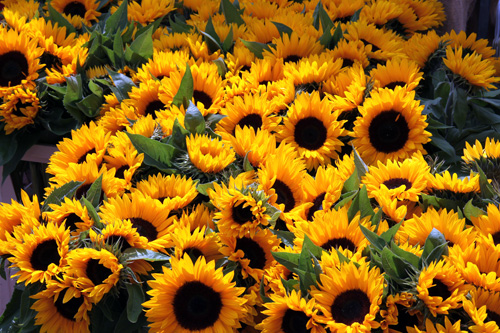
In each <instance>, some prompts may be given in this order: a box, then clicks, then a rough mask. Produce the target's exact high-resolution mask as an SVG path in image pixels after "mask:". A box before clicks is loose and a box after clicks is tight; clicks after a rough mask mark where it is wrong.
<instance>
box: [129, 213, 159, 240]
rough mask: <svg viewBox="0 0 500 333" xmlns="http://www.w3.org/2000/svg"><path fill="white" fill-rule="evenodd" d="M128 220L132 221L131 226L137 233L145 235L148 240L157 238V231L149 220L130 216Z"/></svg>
mask: <svg viewBox="0 0 500 333" xmlns="http://www.w3.org/2000/svg"><path fill="white" fill-rule="evenodd" d="M130 222H132V225H133V227H134V228H136V229H137V232H138V233H139V235H141V236H143V237H146V238H147V239H148V242H152V241H154V240H155V239H157V238H158V231H157V230H156V228H155V226H154V225H153V224H151V222H149V221H146V220H144V219H142V218H140V217H132V218H130Z"/></svg>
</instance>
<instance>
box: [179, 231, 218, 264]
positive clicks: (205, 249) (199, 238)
mask: <svg viewBox="0 0 500 333" xmlns="http://www.w3.org/2000/svg"><path fill="white" fill-rule="evenodd" d="M190 229H191V227H190V226H189V225H187V226H182V225H178V224H174V228H173V229H172V246H173V248H174V255H175V257H176V258H177V259H179V260H180V259H181V258H182V257H183V256H184V254H186V253H187V254H188V255H189V256H190V257H191V260H193V261H196V260H198V258H199V257H204V258H205V259H206V261H207V262H209V261H212V260H217V259H220V258H221V257H222V254H221V253H220V252H219V248H220V244H219V238H218V236H217V234H216V233H214V232H209V231H208V230H207V227H206V226H203V227H201V228H200V227H197V228H196V229H194V230H193V231H191V230H190Z"/></svg>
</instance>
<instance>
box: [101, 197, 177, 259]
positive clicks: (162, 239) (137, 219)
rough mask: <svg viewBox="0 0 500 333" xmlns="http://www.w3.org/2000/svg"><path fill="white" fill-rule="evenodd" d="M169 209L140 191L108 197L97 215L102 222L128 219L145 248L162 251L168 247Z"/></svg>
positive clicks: (170, 222)
mask: <svg viewBox="0 0 500 333" xmlns="http://www.w3.org/2000/svg"><path fill="white" fill-rule="evenodd" d="M169 213H170V209H168V208H166V207H164V206H163V205H162V204H161V203H160V202H158V201H157V200H155V199H153V198H151V197H149V196H146V195H145V194H143V193H141V192H137V191H136V192H134V193H131V194H130V195H124V196H121V197H120V196H117V197H115V198H108V200H106V201H104V202H103V205H102V206H101V207H100V210H99V215H100V217H101V219H102V222H103V223H104V224H107V223H110V222H113V221H115V220H116V219H122V220H125V219H128V220H130V222H131V223H132V225H133V227H134V228H135V229H137V232H138V233H139V235H140V236H141V238H142V242H143V244H145V248H146V249H150V250H157V251H164V249H165V247H170V235H169V233H168V226H169V225H170V224H172V221H171V219H169Z"/></svg>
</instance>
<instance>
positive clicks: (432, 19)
mask: <svg viewBox="0 0 500 333" xmlns="http://www.w3.org/2000/svg"><path fill="white" fill-rule="evenodd" d="M400 3H402V4H405V5H408V6H409V7H410V8H411V9H412V11H413V12H414V13H415V14H416V15H417V20H416V21H415V26H412V27H411V29H412V30H413V31H426V30H429V29H433V28H437V27H439V26H441V25H443V23H444V21H445V20H446V15H445V12H444V5H443V3H442V2H441V1H439V0H428V1H420V0H402V1H400Z"/></svg>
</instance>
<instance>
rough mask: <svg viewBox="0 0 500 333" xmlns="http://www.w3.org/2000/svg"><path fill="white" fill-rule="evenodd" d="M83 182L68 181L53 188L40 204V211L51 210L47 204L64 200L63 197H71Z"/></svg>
mask: <svg viewBox="0 0 500 333" xmlns="http://www.w3.org/2000/svg"><path fill="white" fill-rule="evenodd" d="M82 184H83V182H77V181H70V182H68V183H66V184H64V185H62V186H60V187H58V188H56V189H55V190H53V191H52V192H51V193H50V194H49V196H48V197H47V199H45V201H44V202H43V205H42V211H43V212H47V211H51V210H52V209H51V208H50V207H49V204H57V205H59V204H61V202H63V201H64V198H66V197H67V198H72V197H73V196H74V195H75V193H76V190H78V188H79V187H80V186H81V185H82Z"/></svg>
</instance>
